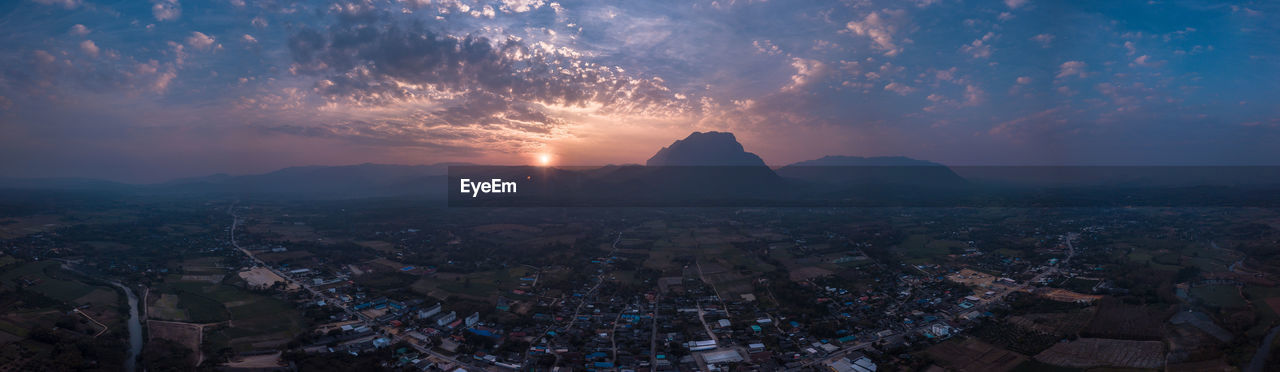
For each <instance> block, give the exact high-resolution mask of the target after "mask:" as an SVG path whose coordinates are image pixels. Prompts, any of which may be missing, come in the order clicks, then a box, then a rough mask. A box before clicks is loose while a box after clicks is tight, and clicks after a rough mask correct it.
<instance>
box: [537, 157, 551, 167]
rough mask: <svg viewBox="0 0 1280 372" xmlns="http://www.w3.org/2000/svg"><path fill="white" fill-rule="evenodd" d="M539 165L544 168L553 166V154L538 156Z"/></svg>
mask: <svg viewBox="0 0 1280 372" xmlns="http://www.w3.org/2000/svg"><path fill="white" fill-rule="evenodd" d="M538 165H541V166H544V167H545V166H548V165H551V154H538Z"/></svg>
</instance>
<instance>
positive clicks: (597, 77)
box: [288, 15, 682, 113]
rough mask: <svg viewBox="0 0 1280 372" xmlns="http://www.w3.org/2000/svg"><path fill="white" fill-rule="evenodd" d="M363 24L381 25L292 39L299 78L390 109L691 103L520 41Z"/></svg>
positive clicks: (334, 95)
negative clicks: (450, 103) (475, 97)
mask: <svg viewBox="0 0 1280 372" xmlns="http://www.w3.org/2000/svg"><path fill="white" fill-rule="evenodd" d="M352 16H355V15H352ZM363 16H364V17H373V19H374V20H373V21H370V20H369V19H361V21H359V22H343V21H340V22H338V24H335V25H332V26H330V27H329V28H328V29H326V30H314V29H310V28H304V29H302V30H299V31H298V32H296V33H295V34H294V35H293V36H291V37H290V38H289V40H288V47H289V52H290V54H291V56H292V58H293V65H292V66H291V68H290V70H291V71H292V72H293V73H295V74H299V75H303V76H314V77H316V78H317V80H316V82H315V85H314V87H313V91H314V92H315V93H317V94H319V95H320V96H321V97H324V98H326V99H329V100H333V101H341V102H345V103H350V104H355V105H361V106H386V105H393V104H400V103H405V102H411V101H417V100H422V99H426V98H429V97H436V98H442V99H449V98H451V97H456V96H457V95H459V94H465V93H468V92H476V91H484V92H494V93H495V94H501V96H502V97H503V99H504V100H510V101H522V102H529V103H538V104H542V105H551V106H569V107H587V106H592V107H597V109H598V110H600V111H601V112H653V113H660V112H670V111H669V110H678V109H679V106H681V105H682V104H681V103H678V102H676V101H677V100H675V99H673V97H672V95H673V94H674V93H673V92H672V91H671V90H670V89H669V88H668V87H667V86H666V85H665V82H664V81H663V80H662V79H658V78H649V79H645V78H638V77H634V76H631V75H628V74H626V73H624V72H623V70H622V69H621V68H616V67H613V66H605V65H600V64H596V63H590V62H583V61H581V60H580V59H578V58H579V57H577V56H576V53H575V52H573V51H571V50H565V49H563V48H554V47H551V46H550V45H546V46H530V45H526V44H525V43H523V42H521V41H519V40H518V39H515V38H507V39H505V40H497V41H493V40H490V39H488V38H485V37H478V36H454V35H449V34H444V33H439V32H436V31H433V30H431V29H428V28H427V27H426V26H425V25H424V24H422V23H417V22H414V23H408V24H401V23H399V22H393V21H389V20H386V21H385V22H380V21H378V19H382V18H380V17H379V16H369V15H363ZM341 18H342V17H341V16H340V19H341ZM382 20H385V19H382Z"/></svg>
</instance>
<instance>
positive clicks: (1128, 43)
mask: <svg viewBox="0 0 1280 372" xmlns="http://www.w3.org/2000/svg"><path fill="white" fill-rule="evenodd" d="M1124 49H1125V50H1126V51H1127V53H1128V54H1129V55H1133V54H1134V53H1137V52H1138V48H1137V47H1135V46H1134V45H1133V42H1132V41H1126V42H1124Z"/></svg>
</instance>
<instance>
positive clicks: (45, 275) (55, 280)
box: [0, 261, 111, 302]
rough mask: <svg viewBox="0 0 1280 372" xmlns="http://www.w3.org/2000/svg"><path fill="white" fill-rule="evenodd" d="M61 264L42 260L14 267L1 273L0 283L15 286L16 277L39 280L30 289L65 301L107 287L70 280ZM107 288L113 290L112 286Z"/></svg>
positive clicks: (70, 300) (68, 274)
mask: <svg viewBox="0 0 1280 372" xmlns="http://www.w3.org/2000/svg"><path fill="white" fill-rule="evenodd" d="M59 265H60V263H59V262H57V261H40V262H30V263H26V264H22V265H20V266H17V267H13V268H11V270H9V271H6V272H4V273H3V274H0V283H3V284H0V285H4V286H5V287H7V288H13V287H14V286H15V285H16V283H15V282H14V279H17V278H25V279H27V280H32V281H39V282H40V284H36V285H34V286H31V287H30V288H28V289H30V290H33V291H36V292H39V293H40V294H43V295H45V296H49V297H50V298H53V299H56V300H59V301H64V302H75V300H76V299H79V298H81V297H84V295H87V294H89V293H90V292H93V290H94V289H97V288H105V287H95V286H92V285H89V284H85V283H81V282H79V281H75V280H68V279H71V278H70V273H67V272H65V271H62V270H61V269H60V268H59V267H58V266H59ZM51 275H52V276H51ZM107 289H108V290H111V289H110V288H107Z"/></svg>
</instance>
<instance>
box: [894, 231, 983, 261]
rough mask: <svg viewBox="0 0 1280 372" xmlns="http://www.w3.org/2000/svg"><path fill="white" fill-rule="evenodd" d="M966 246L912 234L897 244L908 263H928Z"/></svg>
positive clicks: (951, 241)
mask: <svg viewBox="0 0 1280 372" xmlns="http://www.w3.org/2000/svg"><path fill="white" fill-rule="evenodd" d="M966 247H968V245H967V244H965V243H964V242H961V241H957V240H933V239H932V238H930V237H929V236H928V235H924V234H913V235H910V236H908V237H907V238H906V239H905V240H903V241H902V243H899V244H898V248H899V249H900V250H901V252H902V255H903V256H904V257H905V258H906V261H907V262H908V263H928V262H930V261H931V260H932V259H935V258H938V257H942V256H946V255H949V254H951V253H952V252H951V249H952V248H960V249H964V248H966Z"/></svg>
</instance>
